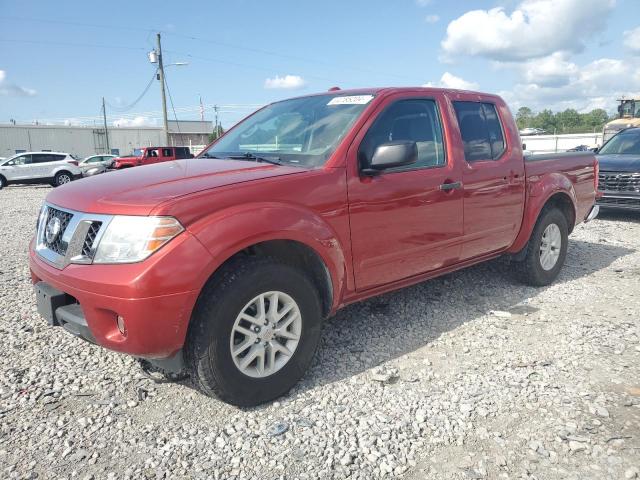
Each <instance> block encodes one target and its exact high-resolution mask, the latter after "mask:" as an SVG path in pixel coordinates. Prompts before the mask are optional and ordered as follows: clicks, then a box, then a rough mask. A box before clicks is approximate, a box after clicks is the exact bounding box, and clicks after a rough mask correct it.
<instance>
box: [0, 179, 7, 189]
mask: <svg viewBox="0 0 640 480" xmlns="http://www.w3.org/2000/svg"><path fill="white" fill-rule="evenodd" d="M6 186H7V181H6V180H5V178H4V177H3V176H2V175H0V190H2V189H3V188H4V187H6Z"/></svg>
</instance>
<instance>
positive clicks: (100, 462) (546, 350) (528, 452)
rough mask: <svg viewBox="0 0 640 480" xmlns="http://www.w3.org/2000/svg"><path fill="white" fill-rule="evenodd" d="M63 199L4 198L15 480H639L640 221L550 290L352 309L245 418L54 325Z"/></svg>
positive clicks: (440, 292)
mask: <svg viewBox="0 0 640 480" xmlns="http://www.w3.org/2000/svg"><path fill="white" fill-rule="evenodd" d="M49 191H50V189H49V188H48V187H10V188H7V189H5V190H3V191H1V192H0V225H1V228H0V244H1V245H2V246H3V251H4V254H3V256H2V262H1V264H0V285H1V287H0V288H1V289H2V291H1V295H0V311H1V312H2V313H1V319H0V334H2V347H3V348H2V354H1V356H0V428H1V430H0V472H1V473H0V477H2V478H35V477H37V478H74V477H75V478H96V479H102V478H135V479H138V478H172V479H173V478H202V479H204V478H207V479H208V478H214V479H227V478H242V479H245V478H256V479H265V478H286V479H295V478H298V479H316V478H322V479H324V478H336V479H338V478H340V479H341V478H347V477H349V478H357V479H370V478H379V477H403V478H408V479H416V480H417V479H424V478H429V479H452V478H460V479H475V478H477V479H480V478H532V479H560V478H562V479H565V478H567V479H585V478H594V479H606V478H612V479H620V478H622V479H632V478H640V474H639V473H638V469H640V319H639V317H640V251H639V249H640V214H608V215H606V216H604V215H603V216H602V217H601V218H600V219H598V220H596V221H594V222H593V223H591V224H588V225H584V226H580V227H578V228H577V229H576V231H575V232H574V234H573V235H572V237H571V242H570V247H569V253H568V257H567V265H566V266H565V268H564V270H563V272H562V274H561V276H560V278H559V280H558V281H557V282H556V283H555V284H554V285H552V286H550V287H548V288H542V289H538V288H531V287H525V286H522V285H519V284H517V283H516V282H514V281H513V280H512V279H511V278H510V276H509V275H508V265H505V264H503V263H502V262H500V261H496V262H491V263H489V264H485V265H481V266H477V267H473V268H470V269H467V270H465V271H462V272H458V273H455V274H451V275H447V276H445V277H442V278H440V279H436V280H433V281H430V282H426V283H424V284H421V285H417V286H414V287H411V288H407V289H404V290H401V291H399V292H396V293H393V294H388V295H385V296H383V297H379V298H377V299H373V300H370V301H367V302H364V303H361V304H358V305H354V306H351V307H348V308H346V309H344V310H343V311H341V312H339V314H338V315H337V316H336V317H335V318H333V319H331V320H330V321H329V322H328V323H327V324H326V327H325V332H324V336H323V341H322V344H321V347H320V350H319V352H318V355H317V356H316V360H315V362H314V365H313V367H312V369H311V370H310V371H309V373H308V374H307V375H306V377H305V378H304V380H303V381H302V382H301V383H300V384H299V385H298V386H297V387H296V388H295V389H294V390H293V391H292V392H291V393H290V394H289V395H287V396H286V397H284V398H282V399H280V400H279V401H277V402H273V403H271V404H268V405H265V406H262V407H259V408H253V409H245V410H243V409H238V408H234V407H231V406H229V405H226V404H223V403H221V402H219V401H217V400H214V399H210V398H206V397H204V396H202V395H200V394H198V393H196V392H195V391H194V390H193V389H192V388H190V386H189V385H188V382H184V383H156V382H154V381H153V380H152V379H149V378H147V377H145V376H144V375H143V374H141V372H140V370H139V369H138V368H137V364H136V363H135V362H134V361H133V360H132V359H130V358H128V357H126V356H123V355H119V354H115V353H112V352H108V351H105V350H102V349H100V348H97V347H94V346H91V345H88V344H86V343H83V342H82V341H80V340H78V339H75V338H73V337H71V336H70V335H68V334H66V333H65V332H64V331H61V329H52V328H48V327H47V326H46V325H45V324H44V322H43V321H42V320H41V319H40V318H39V317H38V315H37V313H36V309H35V306H34V296H33V294H32V291H31V286H30V283H29V270H28V265H27V254H26V249H27V243H28V241H29V238H30V237H31V236H32V234H33V230H34V226H35V221H36V215H37V211H38V209H39V206H40V203H41V201H42V199H43V198H44V196H45V195H46V194H47V193H48V192H49Z"/></svg>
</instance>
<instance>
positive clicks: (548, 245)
mask: <svg viewBox="0 0 640 480" xmlns="http://www.w3.org/2000/svg"><path fill="white" fill-rule="evenodd" d="M568 242H569V227H568V225H567V218H566V217H565V216H564V214H563V213H562V212H561V211H560V210H559V209H557V208H548V209H545V210H543V212H542V213H541V215H540V217H539V218H538V221H537V223H536V226H535V227H534V229H533V232H532V233H531V238H530V239H529V243H528V244H527V246H526V247H525V248H526V252H525V257H524V260H523V261H522V262H519V265H518V268H517V270H518V273H519V276H520V278H521V280H522V281H523V282H524V283H527V284H529V285H534V286H544V285H549V284H550V283H551V282H553V281H554V280H555V279H556V277H557V276H558V274H559V273H560V270H561V269H562V266H563V265H564V260H565V258H566V256H567V245H568Z"/></svg>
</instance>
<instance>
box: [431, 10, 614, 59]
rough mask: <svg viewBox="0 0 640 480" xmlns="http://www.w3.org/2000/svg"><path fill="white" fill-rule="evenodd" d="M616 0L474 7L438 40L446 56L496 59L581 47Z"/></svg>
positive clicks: (601, 26) (521, 57) (600, 28)
mask: <svg viewBox="0 0 640 480" xmlns="http://www.w3.org/2000/svg"><path fill="white" fill-rule="evenodd" d="M614 5H615V0H523V1H522V2H521V3H520V4H518V6H517V7H516V8H515V9H514V10H513V12H511V14H508V13H507V12H506V10H505V9H504V8H503V7H498V8H492V9H490V10H472V11H469V12H467V13H465V14H464V15H462V16H461V17H459V18H457V19H455V20H453V21H452V22H451V23H449V26H448V27H447V35H446V37H445V39H444V40H443V41H442V43H441V46H442V49H443V50H444V52H445V55H446V56H447V57H449V58H451V57H455V56H459V55H476V56H483V57H486V58H490V59H493V60H498V61H522V60H527V59H530V58H535V57H544V56H547V55H550V54H552V53H554V52H559V51H569V52H579V51H582V49H583V48H584V42H585V41H586V40H589V39H591V38H592V37H593V35H594V34H596V33H598V32H600V31H602V30H603V29H604V28H605V24H606V20H607V17H608V15H609V13H610V11H611V10H612V8H613V6H614Z"/></svg>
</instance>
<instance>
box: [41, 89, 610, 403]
mask: <svg viewBox="0 0 640 480" xmlns="http://www.w3.org/2000/svg"><path fill="white" fill-rule="evenodd" d="M561 156H562V158H560V157H561ZM597 182H598V176H597V163H596V159H595V157H594V155H593V154H592V153H588V152H587V153H585V152H577V153H570V154H561V155H558V156H553V155H540V156H534V157H531V158H527V159H525V158H524V157H523V154H522V146H521V143H520V137H519V134H518V130H517V128H516V124H515V122H514V120H513V118H512V116H511V113H510V112H509V109H508V108H507V106H506V104H505V102H504V101H503V100H502V99H501V98H500V97H498V96H495V95H490V94H484V93H477V92H468V91H456V90H445V89H436V88H383V89H366V90H352V91H331V92H328V93H322V94H317V95H310V96H305V97H300V98H294V99H289V100H284V101H280V102H276V103H273V104H270V105H268V106H266V107H264V108H262V109H260V110H258V111H257V112H256V113H254V114H252V115H251V116H249V117H248V118H246V119H245V120H243V121H242V122H240V123H239V124H238V125H236V126H235V127H234V128H233V129H231V130H230V131H228V132H227V133H226V134H225V135H224V136H222V137H221V138H220V139H218V140H217V141H216V142H214V143H213V144H211V145H210V146H209V147H208V148H206V149H205V150H204V152H203V153H202V154H200V155H199V157H198V158H197V159H194V160H182V161H177V162H171V163H163V164H157V165H149V166H146V167H143V168H136V169H134V170H133V171H131V172H129V173H128V174H124V172H115V173H113V174H110V175H99V176H97V177H92V178H88V179H86V180H83V181H82V182H77V183H74V184H70V185H68V186H65V187H64V188H62V189H57V190H54V191H53V192H51V193H50V194H49V195H48V197H47V198H46V201H45V203H44V205H43V207H42V210H41V212H40V218H39V221H38V227H37V232H36V235H35V238H34V240H33V241H32V243H31V245H30V267H31V276H32V281H33V284H34V285H35V290H36V293H37V295H36V297H37V302H38V309H39V311H40V312H41V313H42V315H43V316H44V317H45V318H46V319H47V321H48V322H49V324H50V325H57V326H62V327H64V328H65V329H66V330H68V331H69V332H71V333H72V334H74V335H77V336H79V337H81V338H83V339H86V340H89V341H91V342H94V343H97V344H98V345H101V346H103V347H105V348H108V349H111V350H115V351H118V352H124V353H127V354H130V355H133V356H135V357H139V358H144V359H146V360H147V361H150V362H151V363H153V364H154V365H155V366H157V367H158V368H161V369H163V371H165V372H187V373H189V374H190V375H191V376H192V378H193V380H194V383H195V384H196V385H197V386H198V387H199V388H200V389H201V391H202V392H204V393H206V394H208V395H217V396H218V397H220V398H222V399H223V400H225V401H227V402H230V403H233V404H236V405H245V406H246V405H255V404H258V403H261V402H265V401H268V400H270V399H273V398H276V397H278V396H279V395H282V394H284V393H285V392H287V391H288V390H289V389H290V388H291V387H292V386H293V385H294V384H295V383H296V382H297V381H298V379H299V378H300V377H301V376H302V375H303V373H304V372H305V370H306V369H307V367H308V366H309V364H310V362H311V360H312V357H313V355H314V352H315V350H316V347H317V345H318V341H319V338H320V334H321V325H322V322H323V320H324V319H326V318H327V317H329V316H331V315H333V314H334V313H335V312H336V311H337V310H338V309H340V308H342V307H344V306H345V305H348V304H351V303H353V302H358V301H360V300H363V299H366V298H369V297H372V296H375V295H378V294H381V293H384V292H389V291H391V290H395V289H398V288H401V287H405V286H407V285H411V284H414V283H417V282H422V281H424V280H427V279H430V278H433V277H437V276H439V275H443V274H446V273H449V272H452V271H454V270H458V269H461V268H464V267H467V266H469V265H473V264H476V263H479V262H483V261H486V260H489V259H493V258H496V257H498V256H501V255H507V256H509V257H510V258H511V260H512V261H513V262H514V268H513V270H515V271H516V272H517V273H518V275H519V276H520V278H521V279H523V280H524V281H525V282H527V283H529V284H531V285H537V286H543V285H548V284H549V283H551V282H552V281H553V280H554V279H555V278H556V277H557V275H558V273H559V272H560V269H561V268H562V265H563V263H564V261H565V255H566V252H567V243H568V235H569V234H570V233H571V231H572V230H573V229H574V227H575V226H576V225H577V224H578V223H580V222H583V221H588V220H591V219H592V218H594V217H595V216H596V215H597V213H598V208H597V207H596V206H594V202H595V198H596V190H597ZM390 320H391V321H392V319H390ZM344 361H349V360H348V359H345V360H344Z"/></svg>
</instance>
